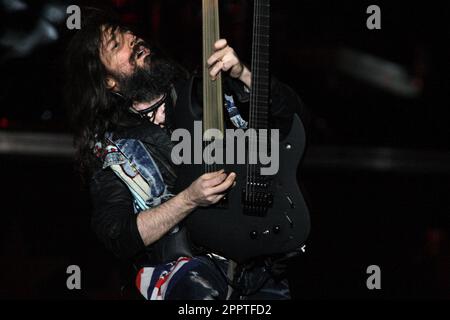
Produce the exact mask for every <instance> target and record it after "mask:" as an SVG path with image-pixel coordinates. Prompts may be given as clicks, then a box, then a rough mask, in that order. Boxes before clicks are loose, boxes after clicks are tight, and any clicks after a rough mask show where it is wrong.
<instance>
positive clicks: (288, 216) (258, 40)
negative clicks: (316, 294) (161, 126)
mask: <svg viewBox="0 0 450 320" xmlns="http://www.w3.org/2000/svg"><path fill="white" fill-rule="evenodd" d="M217 1H218V0H203V65H204V67H203V112H202V119H198V118H196V116H195V112H191V111H192V110H177V112H176V115H175V116H176V119H175V124H176V126H177V127H178V128H185V129H187V130H188V131H189V132H190V133H191V134H192V136H194V131H195V130H196V129H195V128H194V121H196V120H202V121H203V128H202V130H203V138H204V139H203V149H202V150H201V151H202V152H203V157H201V158H202V159H201V163H198V164H182V165H180V166H179V168H178V169H179V170H178V172H179V177H178V189H179V190H182V189H184V188H186V187H188V186H189V185H190V184H191V183H192V181H194V180H195V179H196V178H198V177H199V176H200V175H202V174H203V173H206V172H212V171H216V170H219V169H221V168H225V170H226V171H227V172H236V174H237V178H236V185H235V187H234V188H232V189H231V190H230V191H229V192H228V194H227V196H226V197H225V199H224V200H222V201H221V202H219V203H218V204H216V205H214V206H210V207H207V208H199V209H197V210H195V211H194V212H193V213H191V214H190V215H189V216H188V217H187V218H186V226H187V228H188V231H189V234H190V237H191V239H192V240H193V242H194V243H195V244H197V245H199V246H201V247H203V248H206V249H207V250H211V251H212V252H215V253H218V254H220V255H222V256H224V257H227V258H229V259H232V260H234V261H236V262H245V261H246V260H249V259H251V258H254V257H258V256H266V255H272V254H278V253H287V252H290V251H293V250H296V249H298V248H300V247H301V246H302V245H303V243H304V242H305V240H306V238H307V237H308V234H309V229H310V220H309V213H308V208H307V206H306V203H305V201H304V199H303V196H302V194H301V192H300V189H299V187H298V185H297V167H298V164H299V162H300V160H301V158H302V155H303V150H304V146H305V131H304V128H303V125H302V123H301V121H300V119H299V117H298V116H297V115H295V116H294V119H293V123H292V128H291V131H290V133H289V135H288V136H287V137H286V138H285V139H284V140H283V141H275V142H276V143H277V144H275V146H279V148H278V149H279V150H278V151H279V166H278V168H279V170H278V171H277V172H276V173H274V174H271V175H264V174H262V172H261V169H263V168H264V167H265V166H264V165H263V164H261V163H260V161H255V159H256V160H258V159H259V157H258V155H259V154H260V153H261V150H258V148H259V146H258V145H259V141H260V139H266V140H265V141H266V142H267V144H268V145H269V146H270V145H271V143H270V142H271V140H270V139H274V136H272V135H270V134H269V135H264V134H256V135H247V137H248V139H247V140H245V133H246V132H247V133H248V132H249V131H248V130H247V131H245V130H244V131H242V132H241V135H239V136H238V137H237V140H239V139H244V141H246V143H245V144H244V145H245V148H244V150H242V144H241V148H240V149H239V148H238V145H239V143H238V142H237V140H236V141H235V143H234V146H230V144H229V143H228V144H227V139H225V136H226V135H225V125H224V124H225V121H224V104H223V100H222V97H223V96H222V83H221V79H220V77H219V78H218V79H217V80H215V81H212V80H211V78H210V76H209V74H208V72H209V71H208V69H207V68H206V65H207V64H206V60H207V59H208V57H209V56H210V55H211V54H212V53H213V43H214V42H215V41H216V40H217V39H219V21H218V17H219V14H218V2H217ZM269 22H270V1H269V0H255V1H254V20H253V24H254V26H253V28H254V34H253V44H252V50H253V51H252V67H251V70H252V88H251V98H250V110H249V121H248V129H250V130H251V129H256V131H257V132H259V129H267V128H269V126H268V123H269V121H268V115H269V87H270V79H269V30H270V29H269V27H270V23H269ZM210 129H214V130H213V131H212V133H211V130H210ZM197 130H198V129H197ZM241 141H243V140H241ZM262 141H264V140H262ZM213 144H214V148H211V146H212V145H213ZM212 150H213V151H212ZM257 151H259V152H257ZM269 151H270V152H271V153H270V155H272V154H275V152H276V151H277V150H269ZM232 152H233V154H234V156H230V154H231V153H232ZM194 153H197V154H196V156H197V159H198V156H199V154H198V149H195V148H194V147H192V153H191V154H192V155H194ZM227 156H228V158H227V159H225V158H226V157H227ZM220 157H222V159H223V160H217V159H218V158H220ZM194 158H195V157H194ZM243 158H244V161H242V159H243ZM230 159H232V160H233V161H229V160H230ZM239 161H240V162H239ZM255 162H256V163H255ZM230 163H234V164H230ZM236 163H240V164H236Z"/></svg>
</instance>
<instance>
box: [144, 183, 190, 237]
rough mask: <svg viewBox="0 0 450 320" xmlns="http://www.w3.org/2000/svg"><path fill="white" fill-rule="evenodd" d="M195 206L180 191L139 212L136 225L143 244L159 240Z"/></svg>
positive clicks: (183, 192)
mask: <svg viewBox="0 0 450 320" xmlns="http://www.w3.org/2000/svg"><path fill="white" fill-rule="evenodd" d="M195 207H196V205H195V203H194V202H192V201H190V200H189V199H188V197H187V196H186V192H185V191H182V192H180V193H179V194H178V195H176V196H174V197H173V198H171V199H169V200H168V201H166V202H164V203H162V204H161V205H159V206H157V207H154V208H151V209H148V210H145V211H143V212H141V213H139V215H138V216H137V226H138V230H139V234H140V236H141V238H142V241H143V242H144V244H145V245H146V246H148V245H150V244H152V243H154V242H155V241H157V240H159V239H160V238H161V237H162V236H164V235H165V234H166V233H167V232H168V231H169V230H170V229H172V228H173V227H174V226H175V225H177V224H178V223H179V222H180V221H181V220H183V219H184V218H185V217H186V216H187V215H188V214H189V213H190V212H192V211H193V210H194V209H195Z"/></svg>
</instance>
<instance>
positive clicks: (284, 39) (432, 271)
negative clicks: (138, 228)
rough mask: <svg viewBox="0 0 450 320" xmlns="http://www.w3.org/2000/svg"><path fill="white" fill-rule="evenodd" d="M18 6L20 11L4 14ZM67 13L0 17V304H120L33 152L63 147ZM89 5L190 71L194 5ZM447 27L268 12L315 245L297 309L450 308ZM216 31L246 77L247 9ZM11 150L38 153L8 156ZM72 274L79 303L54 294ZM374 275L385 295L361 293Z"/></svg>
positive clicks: (108, 275)
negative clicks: (325, 301)
mask: <svg viewBox="0 0 450 320" xmlns="http://www.w3.org/2000/svg"><path fill="white" fill-rule="evenodd" d="M18 2H20V3H22V4H24V5H25V7H23V6H22V9H21V10H12V9H11V4H14V3H16V4H17V3H18ZM75 3H79V4H80V5H82V4H84V3H83V2H81V3H80V2H70V3H68V2H67V3H66V2H64V1H41V2H39V1H25V0H22V1H9V0H1V1H0V4H1V7H0V8H1V10H2V13H3V15H2V18H1V19H0V21H1V22H0V27H1V29H0V31H1V33H0V48H1V51H0V54H1V56H0V57H1V58H0V75H1V76H0V79H1V86H0V177H1V193H0V194H1V198H0V200H1V202H0V204H1V206H0V208H1V219H2V223H1V230H2V232H1V242H0V261H1V270H0V283H1V285H0V297H1V298H27V299H30V298H31V299H35V298H64V299H105V298H114V299H116V298H117V299H120V298H127V297H128V296H125V297H123V296H121V294H120V285H121V280H122V279H123V277H122V275H121V272H120V265H119V263H118V261H117V260H116V259H115V258H114V257H113V256H112V255H111V254H110V253H108V252H107V251H106V250H105V249H104V248H103V247H102V245H101V244H100V243H99V242H98V240H97V239H96V237H95V235H94V234H93V232H92V231H91V229H90V225H89V220H90V202H89V197H88V193H87V190H86V188H85V187H84V186H83V185H82V184H81V182H80V180H79V178H78V175H77V173H76V171H75V164H74V162H73V160H72V156H71V153H70V151H69V152H58V150H61V148H60V147H58V146H55V148H54V150H51V151H48V150H43V151H42V150H39V146H40V145H41V144H42V143H43V141H44V140H43V138H42V137H53V138H55V139H58V138H61V139H63V140H64V139H66V140H64V141H66V142H70V136H68V134H69V133H70V132H69V130H68V124H67V123H68V122H67V119H66V112H65V110H64V108H63V106H62V83H63V80H64V74H63V68H62V61H63V56H64V50H65V47H66V45H67V41H68V40H69V39H70V36H71V35H72V34H73V33H74V31H71V30H67V28H66V27H65V19H66V15H65V8H66V7H67V6H68V5H69V4H75ZM86 3H88V4H89V5H97V4H98V5H103V6H107V7H110V8H115V10H116V11H117V12H118V13H119V14H120V16H121V17H122V20H123V21H124V22H127V23H130V24H132V25H135V26H136V27H137V28H138V29H139V30H140V31H141V32H142V33H143V34H144V35H146V36H147V37H149V38H150V39H152V41H154V42H155V43H157V44H159V45H160V46H161V47H163V48H164V49H165V50H166V51H167V53H168V54H169V55H171V56H172V57H173V58H175V59H176V60H178V61H179V62H180V63H182V64H183V65H184V66H185V67H186V68H188V69H189V70H194V69H195V68H196V67H198V65H199V64H200V58H201V11H200V10H201V1H197V0H195V1H193V0H192V1H187V0H183V1H181V0H176V1H175V0H165V1H143V0H134V1H133V0H114V1H93V2H92V1H89V2H87V1H86ZM370 4H377V5H379V6H380V8H381V26H382V29H381V30H368V29H367V28H366V19H367V18H368V16H369V15H368V14H367V13H366V8H367V7H368V5H370ZM52 8H56V11H55V10H53V11H52ZM58 8H59V9H58ZM58 10H59V11H58ZM58 12H59V13H58ZM82 14H83V13H82ZM449 19H450V8H449V5H446V4H443V3H442V2H441V3H438V4H436V3H433V4H432V5H431V4H430V1H419V2H418V3H416V4H411V3H410V2H400V1H395V2H393V1H391V2H390V3H388V2H380V1H377V2H364V1H345V2H344V1H339V2H338V1H324V0H321V1H313V0H308V1H272V37H271V48H272V52H271V58H272V60H271V71H272V74H273V75H275V76H276V77H278V78H279V79H282V80H283V81H284V82H286V83H287V84H289V85H290V86H292V87H293V88H294V89H295V90H296V91H297V92H298V94H299V95H300V97H301V98H302V100H303V102H304V103H305V105H306V107H307V109H308V111H309V113H308V117H306V118H305V119H304V120H305V124H306V125H307V127H308V137H309V144H308V148H307V151H306V155H305V158H304V161H303V163H302V165H301V166H300V167H299V171H298V173H297V176H298V180H299V182H300V183H301V185H302V187H303V189H304V194H305V197H306V198H307V199H308V202H309V205H310V210H311V219H312V233H311V235H310V238H309V240H308V243H307V253H306V254H305V255H303V256H302V257H299V258H296V259H295V260H293V261H292V263H291V264H290V269H289V277H290V280H291V286H292V293H293V297H294V298H304V299H315V298H350V297H351V298H449V297H450V290H449V288H450V277H449V270H450V248H449V239H448V237H449V229H450V228H449V227H450V225H449V210H450V197H449V195H448V192H449V190H450V154H449V137H450V135H449V133H450V132H449V131H450V129H449V128H450V126H449V119H450V117H449V116H450V111H449V106H450V97H449V91H450V90H449V89H450V77H449V71H450V63H449V58H450V50H449V49H450V47H449V46H448V43H449V40H450V39H449V35H450V27H449V26H448V20H449ZM221 24H222V37H224V38H226V39H227V40H228V41H229V43H230V44H231V46H232V47H233V48H234V49H235V50H236V51H237V52H238V54H239V55H240V57H241V58H242V59H243V60H244V61H247V62H249V61H250V50H251V42H250V40H251V34H252V29H251V25H252V1H247V0H235V1H231V0H229V1H222V2H221ZM49 25H50V27H49ZM52 28H53V29H52ZM55 32H56V33H55ZM30 35H34V38H33V37H31V36H30ZM33 39H37V40H36V41H34V40H33ZM26 44H29V46H26ZM349 50H350V51H349ZM349 52H352V53H353V55H350V56H349V54H348V53H349ZM349 57H350V58H349ZM361 61H366V62H367V61H372V62H373V61H375V62H374V64H373V65H372V67H371V68H364V67H363V66H364V64H363V65H361V64H360V62H361ZM392 70H401V72H402V74H403V75H404V76H403V77H400V80H396V79H397V78H396V77H395V76H393V75H392V74H391V73H389V71H392ZM355 72H356V73H355ZM374 77H377V79H381V82H380V81H378V82H374V81H373V80H372V79H373V78H374ZM398 81H400V82H401V84H402V85H403V86H406V87H407V88H409V90H410V91H408V92H407V93H405V92H404V91H399V90H396V89H395V84H396V83H398ZM23 135H26V136H27V137H30V136H32V137H35V140H33V139H31V140H30V139H29V138H27V139H28V140H26V141H27V142H28V144H27V146H28V147H27V148H22V149H20V148H16V147H15V146H17V145H20V143H19V142H17V141H18V140H17V139H19V140H20V139H22V140H20V141H23ZM21 137H22V138H21ZM15 139H16V140H15ZM30 141H31V142H30ZM36 150H37V151H36ZM72 264H74V265H79V266H80V268H81V271H82V290H74V291H69V290H68V289H67V288H66V278H67V274H66V268H67V267H68V266H69V265H72ZM373 264H375V265H378V266H380V268H381V274H382V276H381V286H382V289H381V290H374V291H370V290H368V289H367V287H366V279H367V277H368V275H367V274H366V268H367V267H368V266H369V265H373Z"/></svg>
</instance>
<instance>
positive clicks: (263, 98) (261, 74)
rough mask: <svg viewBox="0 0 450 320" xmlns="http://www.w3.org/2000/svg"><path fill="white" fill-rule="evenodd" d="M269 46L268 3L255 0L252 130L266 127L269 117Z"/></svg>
mask: <svg viewBox="0 0 450 320" xmlns="http://www.w3.org/2000/svg"><path fill="white" fill-rule="evenodd" d="M269 44H270V1H269V0H255V1H254V14H253V43H252V91H251V94H250V119H249V125H250V127H251V128H254V129H264V128H267V126H268V116H269V88H270V78H269V54H270V51H269Z"/></svg>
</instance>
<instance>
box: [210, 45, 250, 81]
mask: <svg viewBox="0 0 450 320" xmlns="http://www.w3.org/2000/svg"><path fill="white" fill-rule="evenodd" d="M214 50H215V52H214V53H213V54H212V55H211V56H210V57H209V59H208V60H207V63H208V66H209V68H210V71H209V75H210V76H211V78H212V79H213V80H215V79H217V76H218V74H219V73H220V72H221V71H229V72H230V76H231V77H233V78H237V79H239V80H241V81H242V82H244V84H245V85H246V86H247V87H248V88H250V84H251V73H250V70H248V69H247V67H246V66H245V65H244V64H243V63H242V62H241V61H240V60H239V58H238V56H237V54H236V52H235V51H234V50H233V48H231V47H230V46H229V45H228V43H227V40H225V39H220V40H217V41H216V42H215V43H214Z"/></svg>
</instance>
